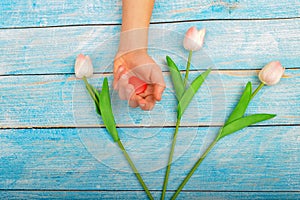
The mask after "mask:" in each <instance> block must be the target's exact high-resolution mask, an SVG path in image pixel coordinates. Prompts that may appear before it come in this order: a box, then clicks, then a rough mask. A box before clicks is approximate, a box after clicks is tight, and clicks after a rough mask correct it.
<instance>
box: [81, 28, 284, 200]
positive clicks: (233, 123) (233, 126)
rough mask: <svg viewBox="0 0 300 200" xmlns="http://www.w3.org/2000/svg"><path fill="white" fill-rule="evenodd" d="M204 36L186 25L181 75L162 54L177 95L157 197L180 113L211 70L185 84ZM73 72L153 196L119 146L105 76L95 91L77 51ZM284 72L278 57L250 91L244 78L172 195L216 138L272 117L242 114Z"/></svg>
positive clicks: (88, 61)
mask: <svg viewBox="0 0 300 200" xmlns="http://www.w3.org/2000/svg"><path fill="white" fill-rule="evenodd" d="M204 37H205V29H202V30H200V31H198V30H197V28H196V27H191V28H190V29H188V31H187V33H186V35H185V38H184V41H183V46H184V48H185V49H187V50H188V51H189V55H188V60H187V66H186V70H185V76H184V77H182V75H181V72H180V71H179V69H178V67H177V66H176V64H175V62H174V61H173V60H172V59H171V58H170V57H169V56H167V57H166V61H167V64H168V67H169V70H170V75H171V79H172V82H173V86H174V90H175V94H176V99H177V102H178V104H177V122H176V128H175V130H174V135H173V140H172V145H171V150H170V154H169V159H168V164H167V168H166V173H165V179H164V183H163V188H162V195H161V199H165V193H166V190H167V185H168V180H169V174H170V170H171V165H172V159H173V154H174V149H175V147H176V138H177V134H178V133H179V127H180V121H181V119H182V117H183V114H184V112H185V110H186V108H187V107H188V106H189V103H190V102H191V100H192V98H193V97H194V95H195V93H196V92H197V91H198V90H199V88H200V87H201V85H202V84H203V82H204V81H205V79H206V78H207V77H208V76H209V73H210V72H211V71H212V70H211V69H208V70H206V71H205V72H203V73H202V74H200V75H198V76H197V77H196V78H195V79H194V80H193V81H192V82H191V84H188V82H189V81H188V79H189V70H190V65H191V60H192V55H193V52H195V51H197V50H199V49H201V48H202V46H203V42H204ZM75 74H76V77H77V78H82V79H83V80H84V83H85V86H86V88H87V91H88V93H89V94H90V96H91V98H92V99H93V101H94V104H95V108H96V112H97V113H98V114H99V115H100V116H101V117H102V119H103V123H104V125H105V127H106V129H107V131H108V133H110V135H111V137H112V138H113V140H114V141H115V142H116V143H117V144H118V146H119V148H120V149H121V150H122V152H123V154H124V156H125V158H126V159H127V161H128V162H129V164H130V166H131V168H132V170H133V172H134V173H135V175H136V177H137V179H138V180H139V182H140V184H141V186H142V187H143V188H144V190H145V192H146V194H147V196H148V198H149V199H153V196H152V195H151V193H150V190H149V189H148V187H147V186H146V184H145V183H144V181H143V179H142V177H141V175H140V173H139V172H138V170H137V168H136V167H135V165H134V163H133V161H132V160H131V159H130V157H129V155H128V154H127V152H126V150H125V147H124V146H123V144H122V142H121V139H120V138H119V135H118V131H117V128H116V123H115V120H114V115H113V112H112V108H111V101H110V93H109V86H108V81H107V78H105V79H104V81H103V85H102V91H98V90H97V89H96V88H94V87H93V86H92V85H91V84H89V83H88V81H87V78H88V77H90V76H92V75H93V65H92V62H91V59H90V58H89V57H88V56H84V55H82V54H80V55H79V56H78V57H77V59H76V63H75ZM283 74H284V68H283V67H282V65H281V64H280V62H279V61H273V62H270V63H268V64H267V65H266V66H265V67H264V68H263V69H262V70H261V71H260V72H259V74H258V77H259V80H260V81H261V83H260V85H259V86H258V87H257V88H256V89H255V90H254V91H253V90H252V83H251V82H248V83H247V85H246V86H245V89H244V92H243V93H242V95H241V97H240V99H239V101H238V102H237V104H236V106H235V108H234V109H233V111H232V112H231V114H230V115H229V117H228V119H227V120H226V121H225V123H224V125H223V126H222V127H221V128H220V129H219V132H218V134H217V136H216V138H215V139H214V140H213V142H212V143H211V144H210V145H209V146H208V148H207V149H206V150H205V152H204V153H203V154H202V155H201V156H200V157H199V159H198V160H197V162H196V163H195V164H194V166H193V167H192V169H191V170H190V172H189V173H188V174H187V176H186V177H185V179H184V180H183V181H182V183H181V184H180V185H179V187H178V188H177V190H176V192H175V193H174V194H173V196H172V199H176V197H177V196H178V195H179V193H180V191H181V190H182V189H183V188H184V186H185V184H186V183H187V182H188V181H189V179H190V178H191V177H192V175H193V174H194V172H195V171H196V169H197V168H198V167H199V165H200V164H201V163H202V161H203V160H204V159H205V158H206V156H207V155H208V153H209V152H210V151H211V150H212V149H213V147H214V146H215V145H216V144H217V142H218V141H220V140H221V139H223V138H224V137H226V136H227V135H230V134H232V133H235V132H237V131H239V130H241V129H244V128H246V127H248V126H250V125H253V124H256V123H258V122H262V121H265V120H268V119H271V118H273V117H275V116H276V115H275V114H265V113H261V114H252V115H245V112H246V109H247V107H248V105H249V103H250V102H251V101H252V100H253V98H254V97H255V95H256V94H257V93H258V92H259V91H260V90H261V89H262V88H263V86H264V85H275V84H276V83H278V82H279V80H280V78H281V77H282V76H283Z"/></svg>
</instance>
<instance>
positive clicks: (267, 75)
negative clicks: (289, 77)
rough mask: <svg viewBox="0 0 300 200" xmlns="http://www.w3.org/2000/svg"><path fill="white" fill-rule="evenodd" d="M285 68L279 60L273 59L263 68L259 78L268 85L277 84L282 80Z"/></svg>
mask: <svg viewBox="0 0 300 200" xmlns="http://www.w3.org/2000/svg"><path fill="white" fill-rule="evenodd" d="M284 70H285V69H284V67H282V66H281V63H280V62H279V61H273V62H270V63H268V64H267V65H266V66H264V67H263V68H262V70H261V71H260V72H259V74H258V78H259V80H260V81H261V82H262V83H264V84H266V85H275V84H276V83H278V82H279V81H280V78H281V77H282V75H283V73H284Z"/></svg>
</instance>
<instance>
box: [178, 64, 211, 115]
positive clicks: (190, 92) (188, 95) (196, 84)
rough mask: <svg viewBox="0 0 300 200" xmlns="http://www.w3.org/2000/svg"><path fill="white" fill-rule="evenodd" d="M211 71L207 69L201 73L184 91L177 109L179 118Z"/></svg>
mask: <svg viewBox="0 0 300 200" xmlns="http://www.w3.org/2000/svg"><path fill="white" fill-rule="evenodd" d="M210 72H211V69H208V70H206V71H205V72H203V73H202V74H200V75H199V76H198V77H197V78H196V79H195V80H194V81H193V82H192V84H191V85H190V87H189V88H188V89H187V90H186V91H185V92H184V94H183V96H182V98H181V99H180V101H179V104H178V109H177V110H178V111H177V118H178V119H180V118H181V117H182V115H183V113H184V111H185V110H186V108H187V107H188V105H189V104H190V102H191V100H192V98H193V97H194V95H195V94H196V92H197V91H198V89H199V88H200V87H201V85H202V83H203V82H204V81H205V79H206V77H207V76H208V74H209V73H210Z"/></svg>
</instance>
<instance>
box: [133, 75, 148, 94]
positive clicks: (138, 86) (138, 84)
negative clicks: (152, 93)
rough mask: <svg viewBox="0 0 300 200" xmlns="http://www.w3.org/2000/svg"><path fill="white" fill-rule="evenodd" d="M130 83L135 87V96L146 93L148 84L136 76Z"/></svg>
mask: <svg viewBox="0 0 300 200" xmlns="http://www.w3.org/2000/svg"><path fill="white" fill-rule="evenodd" d="M128 83H129V84H131V85H133V87H134V89H135V94H137V95H138V94H141V93H143V92H145V90H146V89H147V83H145V82H144V81H142V80H141V79H139V78H137V77H136V76H132V77H130V78H129V80H128Z"/></svg>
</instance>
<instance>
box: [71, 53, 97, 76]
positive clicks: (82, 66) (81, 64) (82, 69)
mask: <svg viewBox="0 0 300 200" xmlns="http://www.w3.org/2000/svg"><path fill="white" fill-rule="evenodd" d="M92 75H93V64H92V60H91V58H90V57H89V56H85V55H83V54H79V55H78V56H77V58H76V62H75V76H76V77H77V78H83V77H84V76H85V77H91V76H92Z"/></svg>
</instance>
